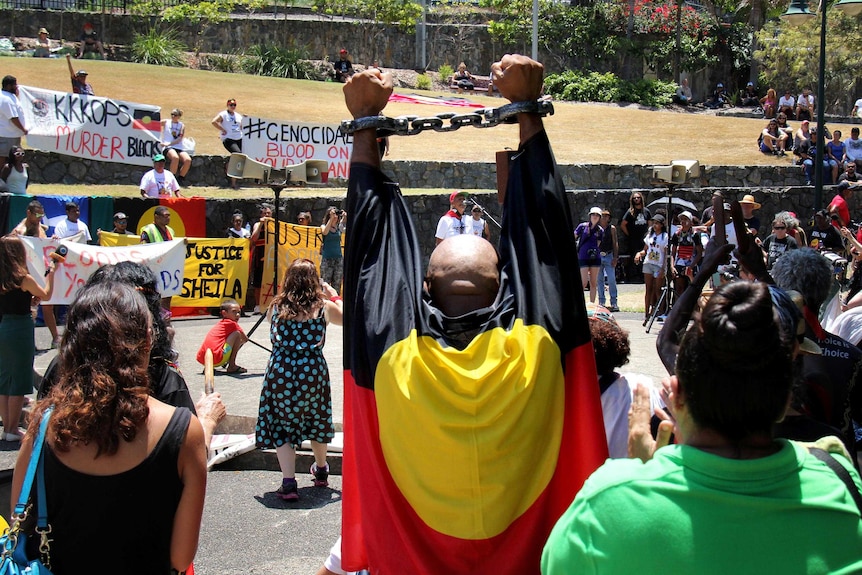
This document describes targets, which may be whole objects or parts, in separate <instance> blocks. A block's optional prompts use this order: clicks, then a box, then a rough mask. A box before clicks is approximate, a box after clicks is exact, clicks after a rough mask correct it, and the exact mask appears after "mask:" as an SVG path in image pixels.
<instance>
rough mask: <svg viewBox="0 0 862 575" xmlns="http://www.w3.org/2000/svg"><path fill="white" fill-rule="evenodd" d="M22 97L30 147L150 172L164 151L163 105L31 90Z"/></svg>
mask: <svg viewBox="0 0 862 575" xmlns="http://www.w3.org/2000/svg"><path fill="white" fill-rule="evenodd" d="M18 97H19V100H20V101H21V107H22V109H23V110H24V125H25V126H26V127H27V129H28V130H29V132H28V134H27V146H28V147H30V148H35V149H37V150H43V151H46V152H56V153H58V154H64V155H66V156H75V157H78V158H87V159H90V160H97V161H101V162H115V163H119V164H133V165H136V166H148V167H149V166H152V164H153V160H152V158H153V156H155V155H156V154H158V153H160V152H161V151H162V146H161V141H160V138H161V125H160V123H159V120H160V118H161V111H160V110H161V109H160V108H159V107H158V106H150V105H147V104H136V103H134V102H124V101H122V100H113V99H111V98H100V97H98V96H85V95H82V94H70V93H65V92H55V91H53V90H43V89H41V88H33V87H30V86H18Z"/></svg>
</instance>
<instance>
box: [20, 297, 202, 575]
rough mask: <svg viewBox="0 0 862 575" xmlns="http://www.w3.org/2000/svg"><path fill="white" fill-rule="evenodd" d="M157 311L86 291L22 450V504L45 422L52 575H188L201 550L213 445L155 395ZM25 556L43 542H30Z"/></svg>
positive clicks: (183, 413)
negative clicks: (99, 568)
mask: <svg viewBox="0 0 862 575" xmlns="http://www.w3.org/2000/svg"><path fill="white" fill-rule="evenodd" d="M152 337H153V336H152V326H151V320H150V311H149V309H148V308H147V304H146V301H145V300H144V298H143V296H142V295H141V294H140V293H139V292H138V291H136V290H135V289H134V288H132V287H129V286H127V285H123V284H119V283H108V284H96V285H91V286H86V287H85V288H83V289H82V290H81V292H80V293H79V295H78V297H77V299H76V300H75V302H74V303H73V304H72V305H71V307H70V308H69V313H68V316H67V321H66V331H65V332H64V334H63V341H62V344H61V346H60V368H59V372H60V380H59V382H58V383H57V384H56V385H55V386H54V387H53V388H52V389H51V392H50V394H49V395H48V396H47V397H46V398H45V399H42V400H40V401H39V402H38V403H37V404H36V407H35V409H34V411H33V416H32V417H31V419H30V427H29V429H28V433H27V435H26V436H25V439H24V442H23V443H22V445H21V452H20V453H19V456H18V462H17V463H16V465H15V475H14V478H13V482H12V497H13V498H14V499H16V500H17V499H18V496H19V492H20V490H21V487H22V483H23V479H24V475H25V470H26V469H27V462H28V460H29V458H30V454H31V452H32V448H33V445H32V443H33V438H34V437H35V436H36V435H37V432H38V428H39V424H40V421H41V419H42V414H43V413H44V411H45V409H47V408H48V407H49V406H53V408H54V413H53V415H52V416H51V420H50V422H49V423H48V429H47V434H46V438H45V446H44V457H45V485H46V500H47V507H48V522H49V524H50V527H51V542H50V551H49V556H50V561H51V570H52V572H53V573H54V575H65V574H77V573H88V572H90V571H91V570H92V567H93V561H94V558H95V556H94V554H93V553H90V552H82V550H85V549H90V550H92V549H93V541H98V553H97V555H98V558H97V561H98V562H99V563H100V564H103V565H110V566H111V568H112V569H113V570H115V571H117V572H120V573H124V574H127V575H128V574H132V575H138V574H139V575H154V574H157V573H163V574H165V575H167V574H168V573H171V570H172V569H174V570H176V571H179V572H184V571H186V570H187V569H188V568H189V565H191V563H192V560H193V559H194V556H195V552H196V550H197V545H198V534H199V532H200V523H201V515H202V513H203V506H204V493H205V490H206V448H205V446H204V433H203V428H202V427H201V424H200V422H199V421H198V419H197V418H196V417H195V416H194V415H192V414H191V412H189V410H188V409H186V408H182V407H179V408H177V407H172V406H169V405H167V404H164V403H162V402H160V401H158V400H156V399H154V398H152V397H150V396H149V395H148V389H149V388H148V386H149V375H148V373H147V364H148V361H149V353H148V352H149V349H150V339H151V338H152ZM27 543H28V551H29V552H30V554H28V557H35V556H37V553H38V552H39V549H38V546H39V538H38V537H35V538H32V541H31V540H28V542H27Z"/></svg>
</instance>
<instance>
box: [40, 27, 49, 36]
mask: <svg viewBox="0 0 862 575" xmlns="http://www.w3.org/2000/svg"><path fill="white" fill-rule="evenodd" d="M39 34H47V35H48V36H50V34H48V30H47V28H39Z"/></svg>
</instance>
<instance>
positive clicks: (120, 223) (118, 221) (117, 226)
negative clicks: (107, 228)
mask: <svg viewBox="0 0 862 575" xmlns="http://www.w3.org/2000/svg"><path fill="white" fill-rule="evenodd" d="M111 233H114V234H120V235H123V236H125V235H129V234H132V235H133V234H134V232H130V231H129V216H127V215H126V214H124V213H123V212H117V213H116V214H114V229H112V230H111Z"/></svg>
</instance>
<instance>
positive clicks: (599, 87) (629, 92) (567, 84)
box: [545, 70, 676, 107]
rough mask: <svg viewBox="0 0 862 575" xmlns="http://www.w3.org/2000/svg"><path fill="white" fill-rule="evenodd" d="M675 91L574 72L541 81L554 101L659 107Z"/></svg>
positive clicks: (669, 87)
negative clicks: (622, 103) (623, 103)
mask: <svg viewBox="0 0 862 575" xmlns="http://www.w3.org/2000/svg"><path fill="white" fill-rule="evenodd" d="M675 92H676V85H675V84H674V83H673V82H664V81H661V80H639V81H637V82H628V81H626V80H623V79H621V78H619V77H617V76H616V75H615V74H613V73H611V72H608V73H605V74H600V73H598V72H589V73H586V74H584V73H581V72H578V71H574V70H569V71H566V72H563V73H562V74H552V75H550V76H548V77H547V78H546V79H545V93H546V94H549V95H551V96H553V97H554V98H557V99H558V100H570V101H574V102H632V103H635V104H642V105H644V106H652V107H661V106H667V105H668V104H670V102H671V97H672V96H673V94H674V93H675Z"/></svg>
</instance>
